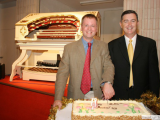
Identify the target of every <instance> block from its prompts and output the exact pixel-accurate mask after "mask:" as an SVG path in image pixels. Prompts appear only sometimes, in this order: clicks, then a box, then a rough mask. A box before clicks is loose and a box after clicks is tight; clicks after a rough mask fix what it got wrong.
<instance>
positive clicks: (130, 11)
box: [121, 10, 138, 21]
mask: <svg viewBox="0 0 160 120" xmlns="http://www.w3.org/2000/svg"><path fill="white" fill-rule="evenodd" d="M131 13H133V14H135V15H136V17H137V21H138V14H137V13H136V11H134V10H126V11H124V12H123V13H122V15H121V21H122V19H123V16H124V15H126V14H131Z"/></svg>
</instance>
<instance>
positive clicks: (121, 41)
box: [119, 36, 129, 62]
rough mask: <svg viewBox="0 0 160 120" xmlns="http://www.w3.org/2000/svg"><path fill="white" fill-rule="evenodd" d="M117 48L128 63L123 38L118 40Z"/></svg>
mask: <svg viewBox="0 0 160 120" xmlns="http://www.w3.org/2000/svg"><path fill="white" fill-rule="evenodd" d="M119 48H120V50H121V53H122V55H123V56H124V58H125V59H126V60H127V61H128V62H129V57H128V52H127V47H126V42H125V38H124V36H122V37H121V39H120V40H119Z"/></svg>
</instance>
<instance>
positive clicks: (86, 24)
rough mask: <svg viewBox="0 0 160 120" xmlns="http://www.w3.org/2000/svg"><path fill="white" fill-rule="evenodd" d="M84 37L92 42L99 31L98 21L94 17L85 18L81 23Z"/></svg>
mask: <svg viewBox="0 0 160 120" xmlns="http://www.w3.org/2000/svg"><path fill="white" fill-rule="evenodd" d="M81 30H82V32H83V39H84V40H86V41H87V42H90V41H91V40H92V39H93V37H94V35H95V34H96V32H97V22H96V20H95V19H94V18H87V17H86V18H84V19H83V23H82V25H81Z"/></svg>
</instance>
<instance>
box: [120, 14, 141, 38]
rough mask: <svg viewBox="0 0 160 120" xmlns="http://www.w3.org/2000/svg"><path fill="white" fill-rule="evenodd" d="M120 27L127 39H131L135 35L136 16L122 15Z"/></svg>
mask: <svg viewBox="0 0 160 120" xmlns="http://www.w3.org/2000/svg"><path fill="white" fill-rule="evenodd" d="M120 26H121V28H122V29H123V31H124V34H125V35H126V36H127V37H128V38H133V37H134V35H135V34H136V33H137V26H138V21H137V17H136V15H135V14H133V13H130V14H126V15H124V16H123V19H122V21H121V22H120Z"/></svg>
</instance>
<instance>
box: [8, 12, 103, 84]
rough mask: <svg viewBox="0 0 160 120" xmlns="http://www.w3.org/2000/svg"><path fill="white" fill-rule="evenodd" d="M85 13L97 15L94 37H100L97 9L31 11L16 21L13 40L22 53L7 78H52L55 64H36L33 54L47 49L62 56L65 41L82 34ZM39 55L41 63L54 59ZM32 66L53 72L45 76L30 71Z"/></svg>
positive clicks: (51, 79) (74, 38)
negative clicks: (96, 29) (55, 11)
mask: <svg viewBox="0 0 160 120" xmlns="http://www.w3.org/2000/svg"><path fill="white" fill-rule="evenodd" d="M88 13H90V14H94V15H95V16H97V18H98V32H97V34H96V35H95V38H96V39H98V40H99V39H100V19H101V17H100V14H99V12H98V11H81V12H57V13H31V14H29V15H27V16H26V17H24V18H23V19H22V20H20V21H19V22H17V23H16V24H15V40H16V41H17V45H18V46H19V48H20V50H21V54H20V56H19V58H18V59H17V60H16V61H15V62H14V63H13V64H12V72H11V76H10V81H12V80H13V77H14V76H15V75H16V74H18V75H19V76H20V77H21V78H23V80H29V79H37V80H49V81H55V75H56V73H54V72H53V71H54V70H53V69H56V70H57V69H58V66H37V65H36V63H37V61H38V60H37V59H36V57H34V56H36V52H38V53H37V54H38V55H39V54H41V55H44V53H45V52H46V51H58V53H57V54H60V56H62V53H63V48H64V46H65V45H66V44H68V43H71V42H74V41H77V40H79V39H80V38H81V37H82V32H81V26H80V25H81V19H82V17H83V16H84V15H85V14H88ZM39 52H41V53H39ZM38 55H37V56H38ZM31 56H32V57H31ZM38 57H39V56H38ZM31 58H32V59H31ZM41 58H42V59H41V60H39V61H41V62H42V63H45V61H47V60H48V59H50V60H52V61H53V59H52V55H46V56H45V57H41ZM30 63H31V65H30ZM52 64H54V63H52ZM32 67H33V68H39V69H43V68H45V69H47V70H48V69H52V70H51V71H52V72H50V73H48V74H47V73H45V75H44V74H43V73H42V72H41V73H39V72H33V70H31V68H32ZM22 68H23V69H22Z"/></svg>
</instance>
